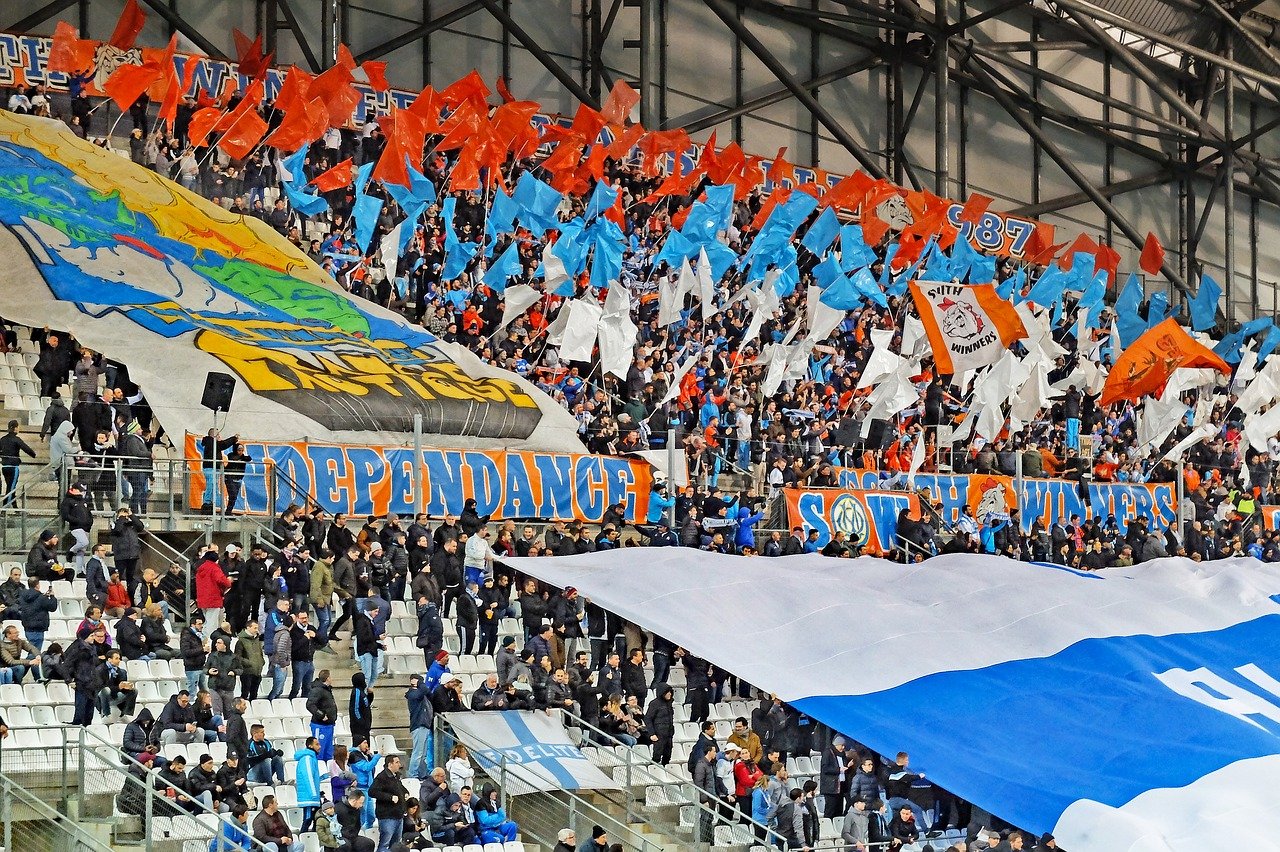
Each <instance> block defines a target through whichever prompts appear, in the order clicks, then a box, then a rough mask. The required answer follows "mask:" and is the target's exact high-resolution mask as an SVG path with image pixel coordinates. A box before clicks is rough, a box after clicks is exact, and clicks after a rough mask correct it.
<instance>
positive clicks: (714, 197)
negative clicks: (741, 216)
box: [703, 184, 736, 236]
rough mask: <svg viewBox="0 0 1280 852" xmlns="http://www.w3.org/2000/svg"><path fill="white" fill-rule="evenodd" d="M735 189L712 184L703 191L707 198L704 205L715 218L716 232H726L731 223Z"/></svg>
mask: <svg viewBox="0 0 1280 852" xmlns="http://www.w3.org/2000/svg"><path fill="white" fill-rule="evenodd" d="M735 189H736V187H734V186H719V185H716V184H712V185H711V186H708V187H707V188H706V189H705V190H703V192H704V193H705V194H706V196H707V200H706V205H707V207H709V208H710V209H711V211H712V212H713V213H714V214H715V216H716V231H724V230H727V229H728V228H729V225H730V223H731V222H732V221H733V193H734V190H735ZM713 236H714V233H713Z"/></svg>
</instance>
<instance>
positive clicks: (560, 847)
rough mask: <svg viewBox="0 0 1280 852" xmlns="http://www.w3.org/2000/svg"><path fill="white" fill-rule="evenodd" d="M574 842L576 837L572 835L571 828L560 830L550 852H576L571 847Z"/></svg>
mask: <svg viewBox="0 0 1280 852" xmlns="http://www.w3.org/2000/svg"><path fill="white" fill-rule="evenodd" d="M575 840H577V835H576V834H574V833H573V829H572V828H562V829H560V833H559V834H557V835H556V845H555V848H554V849H552V850H551V852H577V849H576V848H575V847H574V845H573V844H574V841H575Z"/></svg>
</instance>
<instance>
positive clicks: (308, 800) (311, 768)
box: [293, 737, 320, 833]
mask: <svg viewBox="0 0 1280 852" xmlns="http://www.w3.org/2000/svg"><path fill="white" fill-rule="evenodd" d="M293 759H294V760H296V761H297V762H298V780H297V787H298V807H300V808H302V828H301V829H300V832H299V833H305V832H307V831H310V830H311V823H312V822H313V821H314V820H315V818H316V811H318V810H319V809H320V741H319V740H318V739H316V738H315V737H307V744H306V747H305V748H300V749H298V750H297V751H296V752H294V755H293Z"/></svg>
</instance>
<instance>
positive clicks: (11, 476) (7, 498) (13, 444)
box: [0, 420, 36, 506]
mask: <svg viewBox="0 0 1280 852" xmlns="http://www.w3.org/2000/svg"><path fill="white" fill-rule="evenodd" d="M20 453H26V454H27V455H28V456H30V457H31V458H33V459H34V458H35V457H36V454H35V451H34V450H32V449H31V448H30V447H29V446H27V442H26V441H24V440H22V436H21V435H19V434H18V421H17V420H10V421H9V431H8V432H6V433H5V434H4V437H2V438H0V474H3V475H4V496H3V497H2V498H0V506H11V505H13V500H14V495H15V492H16V491H17V487H18V466H19V465H20V464H21V461H22V457H21V455H20Z"/></svg>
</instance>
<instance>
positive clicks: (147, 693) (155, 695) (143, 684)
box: [134, 680, 168, 701]
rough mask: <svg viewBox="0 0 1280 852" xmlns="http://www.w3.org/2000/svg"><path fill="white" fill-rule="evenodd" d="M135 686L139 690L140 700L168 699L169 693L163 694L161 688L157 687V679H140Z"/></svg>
mask: <svg viewBox="0 0 1280 852" xmlns="http://www.w3.org/2000/svg"><path fill="white" fill-rule="evenodd" d="M134 688H135V689H136V690H137V692H138V700H139V701H163V700H168V696H167V695H161V694H160V690H158V689H156V681H154V680H140V681H137V682H136V683H135V686H134Z"/></svg>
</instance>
